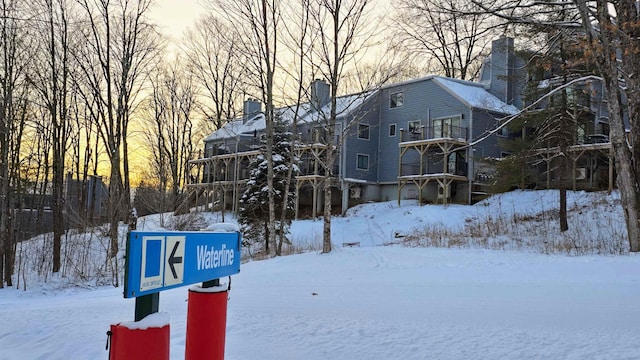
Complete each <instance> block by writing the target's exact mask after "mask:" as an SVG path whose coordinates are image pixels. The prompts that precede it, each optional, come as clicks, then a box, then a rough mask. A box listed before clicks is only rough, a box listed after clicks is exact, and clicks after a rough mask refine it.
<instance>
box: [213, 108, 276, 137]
mask: <svg viewBox="0 0 640 360" xmlns="http://www.w3.org/2000/svg"><path fill="white" fill-rule="evenodd" d="M242 120H243V119H242V118H239V119H234V120H232V121H229V122H228V123H226V124H224V126H223V127H222V128H220V129H218V130H216V131H215V132H214V133H213V134H211V135H209V136H207V137H206V138H205V139H204V141H214V140H219V139H229V138H234V137H236V136H239V135H240V134H251V133H253V132H254V131H256V130H257V131H260V130H263V129H264V128H265V127H266V125H265V119H264V114H262V113H260V114H257V115H255V116H254V117H252V118H251V119H249V120H247V122H246V123H243V121H242Z"/></svg>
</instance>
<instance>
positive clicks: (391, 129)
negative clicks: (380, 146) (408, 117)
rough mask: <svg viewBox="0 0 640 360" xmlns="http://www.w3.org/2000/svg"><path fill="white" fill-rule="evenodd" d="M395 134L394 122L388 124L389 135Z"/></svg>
mask: <svg viewBox="0 0 640 360" xmlns="http://www.w3.org/2000/svg"><path fill="white" fill-rule="evenodd" d="M394 136H396V124H389V137H394Z"/></svg>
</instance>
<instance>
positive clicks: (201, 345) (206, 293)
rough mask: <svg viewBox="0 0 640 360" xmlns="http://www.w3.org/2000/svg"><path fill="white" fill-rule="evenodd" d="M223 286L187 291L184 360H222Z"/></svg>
mask: <svg viewBox="0 0 640 360" xmlns="http://www.w3.org/2000/svg"><path fill="white" fill-rule="evenodd" d="M228 293H229V287H228V286H227V284H223V285H222V286H213V287H208V288H203V287H200V286H192V287H191V288H190V289H189V300H188V305H187V335H186V345H185V356H184V358H185V360H199V359H211V360H223V359H224V342H225V335H226V332H227V299H228Z"/></svg>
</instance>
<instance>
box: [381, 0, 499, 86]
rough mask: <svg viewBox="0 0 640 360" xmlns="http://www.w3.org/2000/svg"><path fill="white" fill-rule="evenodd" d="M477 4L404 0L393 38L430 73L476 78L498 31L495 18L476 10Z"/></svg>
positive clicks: (460, 77)
mask: <svg viewBox="0 0 640 360" xmlns="http://www.w3.org/2000/svg"><path fill="white" fill-rule="evenodd" d="M474 6H475V5H474V4H473V3H469V2H468V1H463V0H402V1H400V5H399V9H398V13H397V15H396V16H395V17H394V19H393V21H392V26H393V27H394V28H395V29H397V30H398V32H394V38H393V39H391V41H396V42H398V43H399V46H401V47H402V48H403V49H404V50H405V51H406V52H408V53H410V54H412V55H413V58H414V60H418V61H419V62H420V63H421V64H423V65H424V66H427V69H428V70H429V71H430V72H435V73H441V74H443V75H445V76H447V77H451V78H458V79H463V80H470V79H473V78H475V77H476V76H477V74H478V71H479V70H480V66H481V65H482V60H483V59H484V58H485V57H486V55H487V54H486V53H487V49H488V48H489V47H490V45H491V40H493V37H494V36H495V35H496V33H497V32H498V29H496V28H495V21H493V20H492V17H491V16H490V15H489V14H486V13H482V12H474V11H473V8H474Z"/></svg>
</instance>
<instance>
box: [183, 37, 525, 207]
mask: <svg viewBox="0 0 640 360" xmlns="http://www.w3.org/2000/svg"><path fill="white" fill-rule="evenodd" d="M527 81H528V78H527V71H526V66H525V62H524V61H523V60H522V59H520V58H519V57H517V56H516V55H515V52H514V45H513V39H511V38H507V37H502V38H500V39H497V40H494V41H493V44H492V52H491V55H490V56H489V57H488V58H487V60H486V61H485V62H484V64H483V67H482V69H481V72H480V76H479V79H478V81H477V82H471V81H462V80H456V79H452V78H446V77H442V76H426V77H422V78H417V79H413V80H409V81H404V82H401V83H396V84H390V85H386V86H383V87H382V88H380V89H377V90H375V91H371V92H367V93H361V94H351V95H347V96H341V97H339V98H338V99H336V100H337V106H338V109H337V110H338V111H337V113H338V119H337V126H336V139H335V141H334V143H335V144H340V146H339V147H338V152H339V155H338V160H337V161H336V164H335V166H334V168H333V169H332V174H333V178H332V179H331V182H332V186H334V187H335V189H336V190H337V191H334V192H333V193H336V194H337V195H336V196H335V198H334V199H332V202H334V203H335V204H336V205H338V206H339V208H340V209H341V210H342V212H344V211H346V209H347V208H348V207H350V206H353V205H355V204H358V203H363V202H368V201H389V200H397V201H398V202H399V201H400V200H403V199H417V200H419V201H421V202H431V203H445V204H446V203H448V202H458V203H472V202H473V201H474V200H475V199H476V198H478V197H480V196H483V195H486V185H487V181H488V180H489V179H490V176H488V175H487V174H488V173H489V172H490V171H491V168H490V167H489V165H487V163H486V162H485V161H484V159H487V158H492V159H495V158H501V157H503V156H505V155H507V154H506V153H505V152H504V151H503V149H502V148H501V147H500V144H499V139H501V138H502V139H508V137H509V136H510V134H509V131H508V130H507V128H506V127H502V128H500V126H501V122H502V121H504V119H505V118H507V117H509V116H511V115H514V114H516V113H518V112H519V111H520V108H522V107H523V105H524V99H523V89H524V86H525V84H526V82H527ZM310 93H311V96H310V101H309V102H307V103H304V104H302V105H301V106H300V108H299V109H298V113H297V115H298V128H297V129H298V132H299V141H300V142H301V145H300V146H298V149H297V152H298V155H299V156H300V158H301V159H302V164H301V172H300V174H299V176H298V177H297V191H298V194H299V196H298V199H299V201H298V202H299V209H298V212H299V211H300V209H301V208H302V207H305V208H310V210H309V212H310V214H311V215H312V216H315V215H316V214H317V212H318V211H319V210H320V208H321V206H322V199H323V197H322V196H320V195H319V193H320V192H321V191H322V183H323V181H324V180H325V176H324V174H325V169H323V167H322V162H321V161H319V159H322V156H323V153H324V151H325V150H326V149H327V145H326V144H327V141H326V139H325V137H326V136H325V133H326V132H325V131H324V129H323V127H322V125H323V124H324V123H325V119H326V114H328V113H329V106H330V104H329V100H330V97H329V94H330V92H329V85H328V84H327V83H325V82H323V81H321V80H315V81H313V82H312V84H311V89H310ZM243 109H244V111H243V116H242V117H241V118H238V119H235V120H233V121H230V122H228V123H227V124H225V125H224V126H223V127H222V128H221V129H219V130H217V131H216V132H214V133H212V134H211V135H210V136H208V137H207V138H206V139H205V141H204V142H205V144H204V145H205V149H204V157H203V158H201V159H196V160H192V161H191V162H190V166H191V167H192V169H191V174H195V175H193V176H192V177H191V182H190V183H189V184H188V185H187V188H188V189H189V192H190V194H191V196H190V199H191V200H192V201H198V202H199V201H200V200H204V201H205V202H207V203H214V204H218V205H222V204H225V206H227V207H229V206H230V207H231V208H233V209H235V208H236V206H237V202H238V199H239V197H240V195H241V193H242V191H243V184H244V183H245V182H246V180H247V179H248V176H249V172H248V170H247V165H248V164H249V161H250V159H251V157H253V156H256V155H257V154H258V153H259V150H258V147H259V139H260V135H261V134H263V133H264V130H265V118H264V114H263V112H262V108H261V104H260V103H259V102H258V101H257V100H253V99H248V100H246V101H245V103H244V108H243ZM276 113H277V116H280V117H282V118H283V119H285V120H287V121H289V122H292V119H293V116H295V109H294V108H293V107H283V108H280V109H277V110H276ZM480 138H482V139H483V140H482V141H480V142H476V141H475V140H476V139H480Z"/></svg>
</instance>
